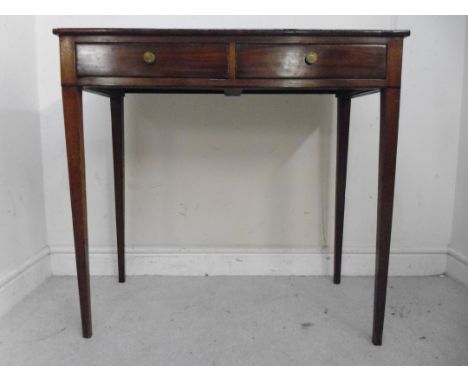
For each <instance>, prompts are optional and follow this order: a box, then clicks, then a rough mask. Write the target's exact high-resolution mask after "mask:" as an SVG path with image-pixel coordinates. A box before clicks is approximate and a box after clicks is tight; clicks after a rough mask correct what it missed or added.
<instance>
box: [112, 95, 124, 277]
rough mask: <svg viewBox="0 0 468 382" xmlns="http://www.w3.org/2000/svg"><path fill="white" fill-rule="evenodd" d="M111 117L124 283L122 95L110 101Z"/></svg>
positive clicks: (118, 250) (118, 227) (118, 246)
mask: <svg viewBox="0 0 468 382" xmlns="http://www.w3.org/2000/svg"><path fill="white" fill-rule="evenodd" d="M110 104H111V117H112V147H113V152H114V190H115V218H116V228H117V258H118V265H119V282H121V283H123V282H125V160H124V158H125V154H124V106H123V95H117V96H112V97H111V99H110Z"/></svg>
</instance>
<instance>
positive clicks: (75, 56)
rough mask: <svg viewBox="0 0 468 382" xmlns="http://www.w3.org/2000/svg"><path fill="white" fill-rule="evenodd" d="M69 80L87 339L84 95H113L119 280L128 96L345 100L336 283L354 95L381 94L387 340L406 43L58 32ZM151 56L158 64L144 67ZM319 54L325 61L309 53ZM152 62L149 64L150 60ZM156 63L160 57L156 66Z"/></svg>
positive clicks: (364, 38)
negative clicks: (325, 96)
mask: <svg viewBox="0 0 468 382" xmlns="http://www.w3.org/2000/svg"><path fill="white" fill-rule="evenodd" d="M54 33H55V34H58V35H59V36H60V62H61V79H62V87H63V105H64V114H65V132H66V138H67V155H68V163H69V173H70V192H71V199H72V212H73V226H74V234H75V250H76V259H77V270H78V283H79V290H80V304H81V313H82V322H83V335H84V336H85V337H90V336H91V308H90V298H89V293H90V291H89V270H88V242H87V228H86V186H85V174H84V148H83V116H82V105H81V91H82V89H83V90H87V91H91V92H94V93H96V94H101V95H105V96H108V97H110V100H111V114H112V133H113V148H114V171H115V173H114V177H115V194H116V198H115V202H116V225H117V243H118V245H117V247H118V260H119V281H124V279H125V266H124V243H125V239H124V236H125V233H124V232H125V227H124V139H123V134H124V126H123V95H124V94H125V93H191V94H198V93H221V94H223V93H224V94H225V95H240V94H242V93H258V94H274V93H285V94H286V93H295V94H311V93H316V94H336V95H337V97H338V134H337V135H338V137H337V171H336V175H337V183H336V210H335V219H336V222H335V269H334V282H335V283H339V282H340V275H341V254H342V240H343V217H344V207H345V190H346V167H347V151H348V137H349V116H350V110H351V109H350V106H351V98H353V97H357V96H362V95H365V94H371V93H375V92H380V93H381V135H380V159H379V200H378V212H377V219H378V229H377V261H376V279H375V301H374V329H373V336H372V342H373V343H374V344H376V345H380V344H381V343H382V330H383V320H384V314H385V299H386V285H387V277H388V262H389V251H390V236H391V225H392V209H393V194H394V182H395V160H396V147H397V131H398V108H399V94H400V82H401V58H402V49H403V38H404V37H406V36H408V35H409V31H383V30H367V31H362V30H359V31H357V30H293V29H286V30H168V29H101V28H88V29H54ZM145 51H150V52H152V53H154V54H155V61H154V62H152V63H150V64H147V63H145V62H144V61H143V54H144V53H145ZM311 51H313V52H315V53H317V57H318V60H317V61H315V62H314V60H315V59H314V60H312V59H309V60H308V63H306V62H305V56H306V55H307V54H308V53H310V52H311ZM147 61H148V60H147ZM149 61H151V59H150V60H149Z"/></svg>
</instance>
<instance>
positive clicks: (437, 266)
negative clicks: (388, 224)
mask: <svg viewBox="0 0 468 382" xmlns="http://www.w3.org/2000/svg"><path fill="white" fill-rule="evenodd" d="M51 264H52V274H54V275H75V274H76V267H75V258H74V251H73V249H72V248H58V247H55V248H54V247H53V248H51ZM446 265H447V251H446V250H445V249H442V250H395V251H392V255H391V258H390V271H389V273H390V275H392V276H427V275H437V274H442V273H445V271H446ZM374 267H375V253H374V252H373V250H352V251H346V252H345V253H344V254H343V267H342V270H343V275H344V276H371V275H373V274H374ZM126 268H127V275H130V276H132V275H179V276H184V275H187V276H189V275H190V276H203V275H212V276H215V275H262V276H267V275H272V276H274V275H298V276H302V275H304V276H309V275H310V276H317V275H321V276H322V275H330V274H331V273H332V269H333V254H331V253H329V252H323V251H320V250H314V249H307V250H305V249H297V250H290V249H288V250H284V249H280V250H278V249H268V248H265V249H255V250H252V249H232V248H226V249H220V248H216V249H209V248H197V249H170V248H169V249H163V248H128V249H127V250H126ZM90 273H91V274H92V275H116V274H117V256H116V252H115V249H113V248H91V249H90Z"/></svg>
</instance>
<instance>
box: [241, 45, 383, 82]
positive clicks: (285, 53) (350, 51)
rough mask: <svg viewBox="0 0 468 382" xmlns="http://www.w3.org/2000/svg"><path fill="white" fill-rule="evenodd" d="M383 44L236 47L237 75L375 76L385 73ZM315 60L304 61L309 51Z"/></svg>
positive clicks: (380, 77) (283, 76)
mask: <svg viewBox="0 0 468 382" xmlns="http://www.w3.org/2000/svg"><path fill="white" fill-rule="evenodd" d="M386 50H387V49H386V46H385V45H383V44H382V45H370V44H368V45H364V44H363V45H357V44H354V45H353V44H346V45H333V44H328V45H325V44H310V45H292V44H284V45H266V44H257V45H253V44H240V45H238V47H237V57H238V60H237V77H238V78H322V79H323V78H327V79H328V78H367V79H369V78H374V79H384V78H385V75H386V71H385V67H386V62H385V60H386ZM311 52H314V53H316V54H317V61H316V62H315V63H312V64H308V63H307V62H306V59H305V58H306V56H307V54H308V53H311Z"/></svg>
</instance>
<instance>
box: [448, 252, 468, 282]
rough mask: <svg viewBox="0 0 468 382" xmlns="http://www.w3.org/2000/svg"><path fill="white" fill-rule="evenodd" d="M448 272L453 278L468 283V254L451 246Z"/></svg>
mask: <svg viewBox="0 0 468 382" xmlns="http://www.w3.org/2000/svg"><path fill="white" fill-rule="evenodd" d="M446 273H447V275H448V276H450V277H451V278H453V279H455V280H458V281H460V282H462V283H463V284H465V285H468V256H465V255H463V254H461V253H460V252H458V251H456V250H454V249H452V248H449V249H448V257H447V271H446Z"/></svg>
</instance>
